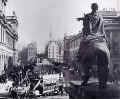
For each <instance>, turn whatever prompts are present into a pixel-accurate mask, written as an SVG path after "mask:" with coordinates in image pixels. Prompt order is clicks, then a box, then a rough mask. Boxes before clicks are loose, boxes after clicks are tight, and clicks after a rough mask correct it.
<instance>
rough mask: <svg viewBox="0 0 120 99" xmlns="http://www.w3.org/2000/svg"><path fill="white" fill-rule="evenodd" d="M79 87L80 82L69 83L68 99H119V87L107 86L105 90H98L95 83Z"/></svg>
mask: <svg viewBox="0 0 120 99" xmlns="http://www.w3.org/2000/svg"><path fill="white" fill-rule="evenodd" d="M80 85H81V83H80V81H72V82H70V87H69V88H68V89H69V90H68V91H67V92H68V94H69V99H120V86H119V85H114V84H107V87H106V89H99V86H98V83H97V82H92V83H88V85H87V86H80Z"/></svg>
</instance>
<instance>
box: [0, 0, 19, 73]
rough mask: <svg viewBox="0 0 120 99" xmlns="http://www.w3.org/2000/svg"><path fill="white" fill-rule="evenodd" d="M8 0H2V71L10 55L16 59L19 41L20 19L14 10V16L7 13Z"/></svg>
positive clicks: (0, 48)
mask: <svg viewBox="0 0 120 99" xmlns="http://www.w3.org/2000/svg"><path fill="white" fill-rule="evenodd" d="M6 2H7V1H6V0H0V73H1V71H3V69H4V65H5V64H7V63H8V59H9V57H11V58H12V60H13V63H15V61H16V54H17V51H16V42H17V41H18V32H17V28H18V20H17V17H16V15H15V12H13V15H12V16H6V15H5V5H6Z"/></svg>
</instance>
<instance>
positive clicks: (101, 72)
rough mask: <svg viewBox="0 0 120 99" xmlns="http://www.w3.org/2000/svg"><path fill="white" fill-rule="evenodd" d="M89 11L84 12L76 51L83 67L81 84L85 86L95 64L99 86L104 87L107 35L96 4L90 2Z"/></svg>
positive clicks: (107, 65) (108, 54)
mask: <svg viewBox="0 0 120 99" xmlns="http://www.w3.org/2000/svg"><path fill="white" fill-rule="evenodd" d="M91 9H92V11H91V13H88V14H85V16H84V18H77V20H78V21H80V20H83V29H82V33H83V35H82V41H81V42H80V47H79V51H78V61H79V63H80V64H81V65H82V67H83V71H84V77H83V82H82V84H81V86H86V85H87V83H88V80H89V77H90V69H91V67H92V65H97V74H98V81H99V88H102V89H104V88H106V85H107V79H108V73H109V68H108V67H109V63H110V52H109V49H108V45H107V42H108V41H107V37H106V34H105V31H104V21H103V18H102V16H101V15H100V14H99V13H98V4H97V3H92V5H91Z"/></svg>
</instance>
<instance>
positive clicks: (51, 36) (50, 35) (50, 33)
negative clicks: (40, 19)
mask: <svg viewBox="0 0 120 99" xmlns="http://www.w3.org/2000/svg"><path fill="white" fill-rule="evenodd" d="M49 39H50V41H52V40H53V35H52V25H51V24H50V26H49Z"/></svg>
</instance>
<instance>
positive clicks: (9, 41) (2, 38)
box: [0, 25, 14, 48]
mask: <svg viewBox="0 0 120 99" xmlns="http://www.w3.org/2000/svg"><path fill="white" fill-rule="evenodd" d="M0 42H2V43H4V44H6V45H7V46H8V47H10V48H14V39H13V38H12V37H11V36H10V35H9V34H8V33H7V31H6V30H5V29H4V27H3V26H1V25H0Z"/></svg>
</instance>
